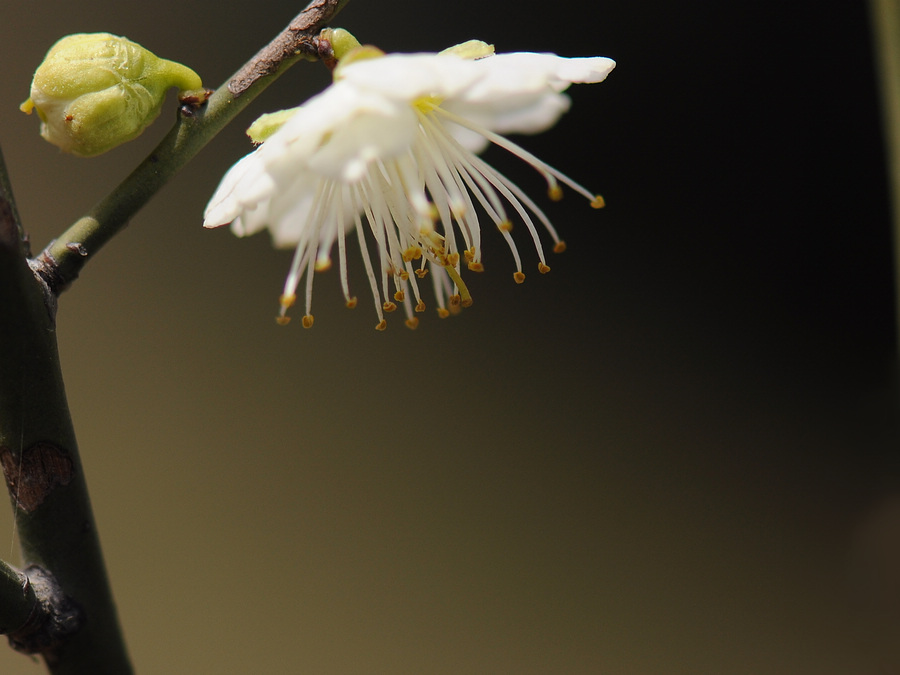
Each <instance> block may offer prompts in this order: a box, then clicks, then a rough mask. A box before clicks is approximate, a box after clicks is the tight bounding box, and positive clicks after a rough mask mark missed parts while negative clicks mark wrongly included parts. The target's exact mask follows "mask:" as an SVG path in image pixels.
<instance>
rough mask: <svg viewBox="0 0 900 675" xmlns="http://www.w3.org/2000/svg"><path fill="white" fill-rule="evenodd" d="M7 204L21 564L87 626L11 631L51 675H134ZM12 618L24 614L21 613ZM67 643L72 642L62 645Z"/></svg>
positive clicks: (4, 390)
mask: <svg viewBox="0 0 900 675" xmlns="http://www.w3.org/2000/svg"><path fill="white" fill-rule="evenodd" d="M4 173H5V169H4V168H3V166H2V158H0V175H3V174H4ZM10 197H11V195H9V194H8V193H7V192H4V193H2V194H0V308H2V311H0V465H2V469H3V474H4V478H5V479H6V485H7V488H8V489H9V491H10V498H11V501H12V503H13V510H14V511H15V514H16V526H17V529H18V532H19V537H20V540H21V542H22V556H23V558H24V560H25V561H26V562H27V563H29V564H31V565H39V566H40V567H41V568H42V569H48V570H53V574H54V575H55V578H56V580H57V581H58V582H59V584H61V586H62V587H63V588H65V592H66V594H68V595H70V596H72V597H75V598H78V603H79V605H80V606H81V608H82V609H83V611H84V616H85V617H86V618H87V621H86V622H85V623H84V625H83V626H81V627H80V628H78V626H79V623H78V620H77V618H76V615H77V614H79V612H74V613H69V612H68V611H67V610H66V611H63V612H62V613H61V614H60V616H63V615H65V619H64V620H63V624H64V625H65V627H66V628H65V630H63V631H61V632H60V631H55V630H53V631H51V633H52V634H53V635H54V636H55V637H53V638H48V639H45V637H44V635H45V634H44V633H43V632H42V630H43V629H42V628H40V627H39V626H38V624H40V626H43V625H44V622H43V620H42V619H40V615H41V614H42V613H41V612H37V613H36V614H34V615H33V617H32V618H34V619H35V621H37V623H34V622H33V621H31V620H30V619H29V620H28V621H26V626H25V627H24V628H23V627H22V626H13V625H12V623H11V624H10V625H9V628H10V629H11V630H14V631H16V633H15V634H17V635H19V636H20V637H21V638H22V639H21V640H19V641H18V642H17V643H16V644H18V645H20V646H21V647H23V648H30V647H28V645H32V646H34V648H35V649H36V650H37V651H39V652H40V653H41V654H43V656H44V658H45V660H46V661H47V664H48V665H49V666H50V667H51V670H52V671H53V672H54V673H57V674H63V673H101V672H105V673H113V672H114V673H129V672H131V666H130V664H129V662H128V656H127V655H126V652H125V645H124V642H123V640H122V636H121V632H120V630H119V625H118V619H117V617H116V610H115V605H114V604H113V600H112V594H111V592H110V588H109V583H108V581H107V576H106V569H105V566H104V563H103V555H102V553H101V550H100V541H99V538H98V536H97V529H96V527H95V526H94V517H93V514H92V512H91V506H90V500H89V498H88V492H87V485H86V483H85V479H84V472H83V470H82V466H81V461H80V459H79V455H78V447H77V444H76V442H75V432H74V430H73V428H72V421H71V418H70V416H69V410H68V404H67V402H66V397H65V391H64V388H63V381H62V373H61V371H60V367H59V353H58V351H57V346H56V332H55V330H54V319H53V316H52V312H51V311H48V305H47V297H48V291H47V289H46V288H45V286H44V285H43V284H42V283H41V282H40V280H39V279H37V278H36V277H35V275H34V274H33V273H32V270H31V268H30V267H29V265H28V262H27V260H26V257H25V248H24V244H23V241H22V238H21V236H20V228H19V227H18V223H17V222H16V218H15V207H14V206H13V204H12V200H11V198H10ZM11 581H12V582H14V581H15V579H13V580H10V578H7V582H11ZM57 595H59V594H57ZM9 610H10V611H12V612H13V613H14V614H19V613H20V611H21V607H19V608H18V609H16V608H15V607H10V608H9ZM29 616H32V615H29ZM76 628H78V630H77V631H76V632H73V633H72V631H74V630H75V629H76ZM23 630H24V632H20V631H23ZM66 633H71V634H70V635H68V638H67V639H66V640H65V641H62V640H60V639H57V638H60V637H61V636H62V635H63V634H66ZM27 636H32V637H34V638H35V640H32V639H31V638H30V637H29V638H28V639H26V637H27Z"/></svg>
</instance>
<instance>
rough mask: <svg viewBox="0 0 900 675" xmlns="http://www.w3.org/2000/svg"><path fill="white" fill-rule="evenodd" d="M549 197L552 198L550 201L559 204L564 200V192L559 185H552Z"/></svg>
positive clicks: (548, 192)
mask: <svg viewBox="0 0 900 675" xmlns="http://www.w3.org/2000/svg"><path fill="white" fill-rule="evenodd" d="M547 196H548V197H550V199H552V200H553V201H555V202H558V201H559V200H560V199H562V198H563V191H562V188H561V187H559V185H556V184H555V183H554V184H553V185H551V186H550V188H549V189H548V190H547Z"/></svg>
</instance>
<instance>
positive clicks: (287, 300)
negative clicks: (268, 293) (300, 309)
mask: <svg viewBox="0 0 900 675" xmlns="http://www.w3.org/2000/svg"><path fill="white" fill-rule="evenodd" d="M278 302H279V303H280V304H281V306H282V308H284V309H288V308H290V307H293V306H294V303H295V302H297V296H296V295H294V294H293V293H285V294H284V295H282V296H281V297H280V298H278Z"/></svg>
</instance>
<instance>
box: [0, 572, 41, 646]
mask: <svg viewBox="0 0 900 675" xmlns="http://www.w3.org/2000/svg"><path fill="white" fill-rule="evenodd" d="M35 607H37V598H36V597H35V595H34V589H33V588H32V587H31V584H30V583H29V581H28V577H26V576H25V575H24V574H23V573H22V572H19V571H18V570H15V569H13V568H12V567H10V566H9V565H7V564H6V563H5V562H3V561H0V634H3V635H9V634H11V633H15V632H16V631H18V630H20V629H21V628H22V627H24V626H25V624H26V623H28V619H29V618H30V617H31V616H32V614H33V612H34V609H35Z"/></svg>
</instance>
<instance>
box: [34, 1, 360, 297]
mask: <svg viewBox="0 0 900 675" xmlns="http://www.w3.org/2000/svg"><path fill="white" fill-rule="evenodd" d="M347 2H348V0H313V2H311V3H310V4H309V5H308V6H307V7H306V9H304V10H303V11H302V12H301V13H300V14H299V15H297V17H296V18H294V20H293V21H291V23H290V24H289V25H288V27H287V28H286V29H285V30H284V31H283V32H282V33H281V34H280V35H279V36H278V37H276V38H275V39H274V40H273V41H272V42H270V43H269V44H268V45H267V46H266V47H264V48H263V49H262V50H261V51H260V52H259V53H258V54H257V55H256V56H254V57H253V58H252V59H251V60H250V61H248V62H247V64H246V65H245V66H243V67H242V68H241V69H240V70H239V71H238V72H237V73H236V74H235V75H234V76H233V77H232V78H231V79H230V80H229V81H228V83H226V84H225V85H223V86H221V87H219V89H217V90H216V91H215V92H214V93H213V94H212V95H211V96H210V98H209V100H208V101H207V103H206V104H205V105H204V106H202V107H200V108H199V109H194V108H192V107H190V106H182V108H181V113H180V114H179V116H178V121H177V122H176V123H175V126H174V127H173V128H172V130H171V131H170V132H169V133H168V134H167V135H166V137H165V138H163V140H162V141H161V142H160V143H159V145H158V146H157V147H156V148H155V149H154V150H153V152H151V153H150V155H149V156H148V157H147V158H146V159H145V160H144V161H143V162H142V163H141V164H140V165H139V166H138V167H137V169H135V170H134V171H133V172H132V173H131V175H130V176H128V177H127V178H126V179H125V180H124V181H123V182H122V183H121V184H120V185H119V186H118V187H116V188H115V189H114V190H113V191H112V192H111V193H110V194H109V195H107V196H106V197H105V198H104V199H102V200H101V201H100V202H98V203H97V204H96V205H95V206H94V207H93V208H92V209H91V210H90V211H89V212H88V213H87V214H86V215H85V216H83V217H82V218H80V219H79V220H77V221H76V222H75V223H73V224H72V226H71V227H69V228H68V229H67V230H66V231H65V232H63V234H62V235H60V236H59V237H58V238H57V239H56V240H55V241H53V242H51V243H50V244H49V245H48V246H47V248H45V249H44V251H43V252H42V253H41V254H40V255H39V256H38V258H37V259H36V261H35V264H34V266H35V268H36V272H37V273H38V274H39V275H40V276H41V278H42V280H43V281H44V282H45V283H47V284H48V285H49V286H50V288H51V289H52V291H53V293H55V294H57V295H58V294H59V293H61V292H62V291H63V290H65V289H66V288H67V287H68V286H69V284H71V283H72V281H74V280H75V279H76V278H77V277H78V274H79V272H80V271H81V269H82V268H83V267H84V265H85V264H86V263H87V261H88V260H90V259H91V258H92V257H93V256H94V255H95V254H96V253H97V251H98V250H100V248H101V247H102V246H103V245H104V244H105V243H106V242H108V241H109V240H110V239H111V238H112V237H113V236H114V235H115V234H116V233H118V232H119V231H120V230H122V229H123V228H124V227H125V226H126V225H127V224H128V222H129V220H130V219H131V218H132V217H133V216H134V215H135V213H137V212H138V211H139V210H140V209H141V208H142V207H143V206H144V205H145V204H146V203H147V202H148V201H149V200H150V199H151V197H153V195H155V194H156V193H157V192H158V191H159V190H160V188H162V186H163V185H165V184H166V182H168V180H169V179H170V178H172V176H174V175H175V174H176V173H177V172H178V171H179V170H180V169H181V168H182V167H183V166H184V165H185V164H187V162H188V161H189V160H191V159H192V158H193V157H194V156H195V155H196V154H197V153H198V152H199V151H200V150H201V149H202V148H203V147H204V146H205V145H206V144H207V143H208V142H209V141H210V140H212V138H213V137H214V136H215V135H216V134H217V133H218V132H219V131H221V130H222V129H223V128H224V127H225V125H226V124H228V122H230V121H231V120H233V119H234V118H235V116H236V115H237V114H238V113H239V112H240V111H241V110H243V109H244V108H245V107H246V106H247V105H249V104H250V102H251V101H253V99H254V98H256V96H258V95H259V94H260V93H261V92H262V91H263V90H264V89H265V88H266V87H268V86H269V85H270V84H271V83H272V82H274V81H275V79H276V78H277V77H278V76H280V75H281V74H283V73H284V72H285V70H286V69H287V68H288V67H289V66H291V65H292V64H294V63H296V62H297V61H298V60H301V59H303V58H307V59H310V58H316V56H317V53H318V52H317V47H316V43H315V36H316V35H317V34H318V33H319V32H320V31H321V29H322V28H324V27H325V25H326V23H327V22H329V21H331V19H333V18H334V16H335V15H336V14H337V13H338V11H340V9H341V8H342V7H343V6H344V5H346V4H347Z"/></svg>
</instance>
